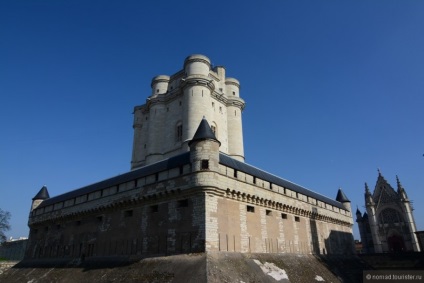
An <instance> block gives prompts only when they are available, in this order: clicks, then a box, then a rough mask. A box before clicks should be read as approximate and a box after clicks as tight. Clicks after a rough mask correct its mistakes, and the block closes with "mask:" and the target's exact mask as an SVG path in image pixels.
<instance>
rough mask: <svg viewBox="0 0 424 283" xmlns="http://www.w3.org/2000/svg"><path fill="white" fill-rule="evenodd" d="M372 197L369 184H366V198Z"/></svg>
mask: <svg viewBox="0 0 424 283" xmlns="http://www.w3.org/2000/svg"><path fill="white" fill-rule="evenodd" d="M369 195H371V192H370V189H369V188H368V184H367V182H365V196H369Z"/></svg>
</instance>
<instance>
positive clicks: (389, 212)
mask: <svg viewBox="0 0 424 283" xmlns="http://www.w3.org/2000/svg"><path fill="white" fill-rule="evenodd" d="M378 222H379V223H380V224H392V223H400V222H403V220H402V216H401V215H400V213H399V212H398V211H397V210H395V209H393V208H386V209H384V210H383V211H381V212H380V215H379V220H378Z"/></svg>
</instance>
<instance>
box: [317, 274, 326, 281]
mask: <svg viewBox="0 0 424 283" xmlns="http://www.w3.org/2000/svg"><path fill="white" fill-rule="evenodd" d="M315 280H316V281H325V280H324V278H322V277H321V276H319V275H316V276H315Z"/></svg>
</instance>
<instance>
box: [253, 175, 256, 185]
mask: <svg viewBox="0 0 424 283" xmlns="http://www.w3.org/2000/svg"><path fill="white" fill-rule="evenodd" d="M253 184H256V177H255V176H253Z"/></svg>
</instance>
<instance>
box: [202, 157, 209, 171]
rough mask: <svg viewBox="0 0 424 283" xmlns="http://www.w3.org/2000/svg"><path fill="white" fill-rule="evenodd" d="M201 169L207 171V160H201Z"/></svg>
mask: <svg viewBox="0 0 424 283" xmlns="http://www.w3.org/2000/svg"><path fill="white" fill-rule="evenodd" d="M201 169H202V170H206V169H209V160H207V159H203V160H202V168H201Z"/></svg>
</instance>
